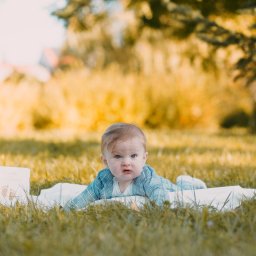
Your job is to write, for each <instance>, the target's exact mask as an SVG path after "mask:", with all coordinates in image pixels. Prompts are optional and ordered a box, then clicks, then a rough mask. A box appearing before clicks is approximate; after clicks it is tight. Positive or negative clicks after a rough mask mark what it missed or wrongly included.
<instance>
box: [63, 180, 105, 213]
mask: <svg viewBox="0 0 256 256" xmlns="http://www.w3.org/2000/svg"><path fill="white" fill-rule="evenodd" d="M101 186H102V183H101V180H100V178H99V176H97V177H96V179H95V180H94V181H93V182H92V183H91V184H90V185H88V187H87V188H86V189H85V190H84V191H83V192H82V193H80V194H79V195H78V196H76V197H75V198H73V199H71V200H69V201H68V202H67V203H66V204H65V205H64V207H63V208H64V211H70V210H78V209H82V208H84V207H86V206H87V205H88V204H89V203H92V202H94V201H96V200H98V199H100V188H101Z"/></svg>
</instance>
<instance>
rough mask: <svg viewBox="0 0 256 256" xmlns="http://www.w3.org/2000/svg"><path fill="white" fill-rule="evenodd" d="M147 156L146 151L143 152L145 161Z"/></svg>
mask: <svg viewBox="0 0 256 256" xmlns="http://www.w3.org/2000/svg"><path fill="white" fill-rule="evenodd" d="M147 158H148V152H145V153H144V159H145V161H146V160H147Z"/></svg>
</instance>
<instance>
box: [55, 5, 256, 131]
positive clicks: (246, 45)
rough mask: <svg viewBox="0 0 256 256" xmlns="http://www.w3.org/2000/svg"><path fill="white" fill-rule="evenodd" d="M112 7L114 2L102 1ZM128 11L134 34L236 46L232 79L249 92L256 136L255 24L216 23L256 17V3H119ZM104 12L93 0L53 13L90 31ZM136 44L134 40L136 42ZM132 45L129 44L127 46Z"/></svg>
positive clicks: (103, 17) (78, 28)
mask: <svg viewBox="0 0 256 256" xmlns="http://www.w3.org/2000/svg"><path fill="white" fill-rule="evenodd" d="M100 2H101V3H108V4H109V3H113V2H116V0H105V1H104V0H102V1H100ZM122 3H123V5H124V7H125V8H126V9H127V10H132V11H133V12H134V14H135V17H136V19H137V21H138V30H137V34H138V35H139V34H140V33H141V31H142V30H144V29H145V28H148V27H149V28H151V29H153V30H156V31H161V33H163V35H165V36H166V37H176V38H179V39H185V38H187V37H189V36H190V35H192V34H195V35H196V36H197V37H198V38H199V39H201V40H203V41H205V42H207V43H209V44H211V45H213V46H214V47H216V49H217V48H222V47H229V46H231V45H233V46H236V47H237V48H238V49H240V50H241V52H242V56H241V57H240V58H239V59H238V60H237V62H236V64H235V66H234V71H235V72H236V75H235V79H236V80H237V79H240V80H241V81H243V83H244V85H245V86H247V87H248V89H249V90H250V92H251V96H252V100H253V113H252V116H251V122H250V127H251V130H252V131H253V132H256V37H255V29H256V22H255V19H254V23H253V24H251V27H250V30H251V33H250V34H249V35H248V34H246V33H244V32H243V31H232V30H231V29H229V28H225V27H224V26H223V25H222V24H219V23H218V22H217V18H218V17H219V16H226V17H227V18H229V17H230V18H234V17H235V16H238V15H241V13H247V14H248V15H251V16H252V17H253V16H254V15H255V8H256V0H246V1H241V0H197V1H195V0H172V1H171V0H122ZM107 14H108V10H107V9H106V8H101V9H97V8H96V7H95V1H93V0H68V1H67V4H66V6H65V7H64V8H63V9H61V10H57V11H56V12H54V15H56V16H57V17H59V18H61V19H64V20H65V21H66V24H67V26H68V27H69V28H70V29H73V30H79V31H83V30H88V29H91V28H92V27H93V26H94V25H95V24H96V23H97V22H98V21H99V20H102V19H105V18H106V17H107ZM135 40H136V38H135ZM129 43H131V42H129Z"/></svg>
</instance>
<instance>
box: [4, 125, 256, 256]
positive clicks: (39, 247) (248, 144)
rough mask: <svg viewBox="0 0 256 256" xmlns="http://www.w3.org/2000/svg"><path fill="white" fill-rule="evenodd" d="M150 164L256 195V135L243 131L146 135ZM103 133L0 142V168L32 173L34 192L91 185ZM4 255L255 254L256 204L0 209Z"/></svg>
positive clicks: (14, 138) (163, 172) (31, 136)
mask: <svg viewBox="0 0 256 256" xmlns="http://www.w3.org/2000/svg"><path fill="white" fill-rule="evenodd" d="M146 135H147V138H148V152H149V159H148V163H149V164H150V165H152V166H153V167H154V168H155V169H156V171H157V172H158V173H159V174H160V175H162V176H165V177H166V178H168V179H170V180H171V181H173V182H175V179H176V177H177V176H178V175H181V174H189V175H193V176H195V177H197V178H200V179H203V180H204V181H205V182H206V184H207V185H208V187H216V186H228V185H238V184H239V185H241V186H242V187H251V188H256V136H252V135H250V134H248V133H247V132H246V131H244V130H232V131H218V132H216V131H215V132H200V131H169V130H162V131H157V130H156V131H146ZM99 141H100V134H98V133H79V134H76V135H74V134H67V133H64V132H52V133H44V134H43V133H41V134H36V133H35V134H29V135H26V134H20V135H19V136H6V135H1V136H0V164H1V165H7V166H24V167H29V168H30V169H31V193H32V194H38V193H39V191H40V189H42V188H46V187H50V186H52V185H53V184H56V183H58V182H72V183H83V184H87V183H89V182H91V181H92V180H93V178H94V177H95V176H96V174H97V172H98V170H100V169H101V168H102V167H103V165H102V163H101V161H100V153H99V152H100V145H99ZM0 231H1V232H0V255H4V256H5V255H232V256H235V255H239V256H240V255H255V251H256V200H250V201H245V202H244V203H243V204H242V206H241V207H239V208H237V209H235V210H233V211H229V212H222V213H221V212H216V211H214V210H212V209H208V208H203V209H201V210H200V211H199V210H195V209H190V208H186V209H170V208H169V207H168V206H165V207H163V208H159V207H157V206H154V205H151V206H147V207H145V208H143V209H142V210H141V211H139V212H138V211H135V210H132V209H128V208H126V207H124V206H122V205H119V204H118V205H111V206H93V207H90V208H89V209H88V210H87V211H85V212H73V213H69V214H67V213H63V212H62V211H61V210H59V209H52V210H50V211H49V212H43V211H41V210H39V209H36V208H35V207H33V206H27V207H24V206H19V205H17V206H16V207H14V208H11V209H10V208H5V207H3V206H1V207H0Z"/></svg>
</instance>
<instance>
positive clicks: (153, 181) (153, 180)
mask: <svg viewBox="0 0 256 256" xmlns="http://www.w3.org/2000/svg"><path fill="white" fill-rule="evenodd" d="M113 178H114V176H113V175H112V173H111V171H110V170H109V169H108V168H106V169H103V170H101V171H100V172H99V173H98V175H97V177H96V178H95V180H94V181H93V182H92V183H91V184H89V185H88V187H87V188H86V189H85V190H84V191H83V192H82V193H81V194H79V195H78V196H77V197H75V198H73V199H71V200H70V201H68V202H67V203H66V205H65V206H64V210H66V211H69V210H72V209H74V210H75V209H82V208H84V207H86V206H87V205H88V204H90V203H92V202H94V201H96V200H100V199H111V198H113V196H112V192H113ZM176 190H177V187H176V185H175V184H173V183H171V182H170V181H169V180H167V179H165V178H163V177H161V176H159V175H157V174H156V172H155V170H154V169H153V168H152V167H150V166H149V165H145V166H144V167H143V171H142V172H141V175H140V176H138V177H137V178H135V179H134V180H133V184H132V190H131V194H127V195H126V196H145V197H147V198H149V200H151V201H154V202H155V203H156V204H157V205H162V204H163V202H164V201H169V192H170V191H176Z"/></svg>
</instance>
